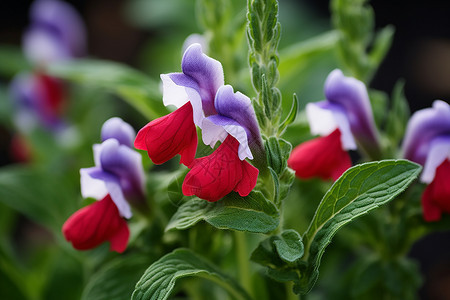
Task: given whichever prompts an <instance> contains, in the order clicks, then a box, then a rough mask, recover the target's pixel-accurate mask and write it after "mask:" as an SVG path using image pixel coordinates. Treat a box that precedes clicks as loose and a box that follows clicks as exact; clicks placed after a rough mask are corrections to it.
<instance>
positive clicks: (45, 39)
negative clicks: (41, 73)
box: [23, 0, 86, 66]
mask: <svg viewBox="0 0 450 300" xmlns="http://www.w3.org/2000/svg"><path fill="white" fill-rule="evenodd" d="M30 18H31V24H30V27H29V28H28V30H27V31H26V33H25V35H24V36H23V49H24V52H25V55H26V56H27V58H28V59H29V60H30V61H31V62H32V63H33V64H35V65H37V66H45V65H46V64H48V63H50V62H55V61H61V60H66V59H70V58H74V57H78V56H82V55H83V54H84V52H85V47H86V45H85V41H86V33H85V28H84V25H83V22H82V19H81V17H80V16H79V14H78V13H77V11H76V10H75V9H73V7H72V6H70V5H69V4H68V3H65V2H62V1H57V0H37V1H35V2H34V3H33V4H32V6H31V10H30Z"/></svg>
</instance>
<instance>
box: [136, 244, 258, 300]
mask: <svg viewBox="0 0 450 300" xmlns="http://www.w3.org/2000/svg"><path fill="white" fill-rule="evenodd" d="M190 276H196V277H201V278H205V279H209V280H211V281H214V282H215V283H217V284H219V285H221V286H222V287H224V288H225V289H226V290H227V291H228V292H229V293H230V294H231V295H232V296H233V297H234V298H236V299H251V298H250V296H249V295H248V294H247V293H246V292H245V290H244V289H242V287H240V286H239V285H238V284H237V283H236V282H234V281H233V280H232V279H231V278H230V277H228V276H227V275H225V274H223V273H222V272H221V271H220V270H219V269H218V268H217V267H216V266H214V265H212V264H211V263H209V262H208V261H206V260H205V259H204V258H202V257H200V256H198V255H197V254H195V253H193V252H191V251H190V250H188V249H177V250H175V251H173V252H172V253H169V254H167V255H165V256H163V257H162V258H160V259H159V260H158V261H156V262H155V263H153V264H152V265H151V266H150V267H149V268H148V269H147V270H146V271H145V273H144V275H143V276H142V277H141V279H140V280H139V281H138V283H137V284H136V288H135V290H134V292H133V296H132V299H133V300H150V299H151V300H164V299H167V298H168V297H169V296H170V294H171V292H172V290H173V288H174V286H175V283H176V281H177V280H178V279H180V278H184V277H190Z"/></svg>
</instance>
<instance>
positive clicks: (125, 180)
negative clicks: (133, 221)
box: [63, 118, 144, 252]
mask: <svg viewBox="0 0 450 300" xmlns="http://www.w3.org/2000/svg"><path fill="white" fill-rule="evenodd" d="M101 135H102V140H103V142H102V144H96V145H94V147H93V149H94V160H95V167H92V168H85V169H81V170H80V174H81V194H82V196H83V197H85V198H88V197H92V198H95V199H97V200H99V201H98V202H95V203H94V204H91V205H89V206H87V207H85V208H82V209H81V210H79V211H78V212H76V213H75V214H74V215H72V216H71V217H70V218H69V219H68V220H67V221H66V223H65V224H64V226H63V233H64V236H65V237H66V239H67V240H68V241H70V242H72V244H73V246H74V247H75V248H76V249H80V250H83V249H90V248H93V247H96V246H97V245H99V244H101V243H102V242H104V241H110V242H111V250H113V251H117V252H122V251H124V250H125V248H126V245H127V242H128V236H129V233H128V226H127V224H126V222H125V221H124V220H123V218H126V219H129V218H131V216H132V213H131V208H130V205H129V203H128V201H127V200H126V198H128V199H129V200H132V199H136V198H143V196H144V170H143V167H142V161H141V160H142V159H141V156H140V154H139V153H137V152H135V151H134V150H133V149H131V148H130V146H131V145H132V141H133V139H134V137H135V132H134V130H133V128H132V127H131V126H130V125H129V124H127V123H125V122H124V121H122V119H120V118H112V119H109V120H108V121H106V122H105V123H104V125H103V127H102V133H101ZM96 228H98V229H96Z"/></svg>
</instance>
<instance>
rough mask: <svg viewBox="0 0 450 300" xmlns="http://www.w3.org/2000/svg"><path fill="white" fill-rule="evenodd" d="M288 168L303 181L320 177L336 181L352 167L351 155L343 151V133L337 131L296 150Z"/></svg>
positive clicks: (308, 142) (304, 144)
mask: <svg viewBox="0 0 450 300" xmlns="http://www.w3.org/2000/svg"><path fill="white" fill-rule="evenodd" d="M288 166H289V167H290V168H291V169H293V170H294V171H295V175H296V176H297V177H299V178H302V179H309V178H312V177H320V178H322V179H324V180H326V179H329V178H332V179H333V180H336V179H338V178H339V176H341V175H342V173H344V172H345V171H346V170H347V169H348V168H350V167H351V166H352V162H351V159H350V156H349V154H348V153H347V152H346V151H345V150H343V149H342V144H341V132H340V131H339V129H336V130H335V131H333V132H332V133H331V134H329V135H328V136H325V137H318V138H315V139H312V140H310V141H307V142H305V143H302V144H300V145H298V146H297V147H295V148H294V150H293V151H292V153H291V155H290V157H289V159H288Z"/></svg>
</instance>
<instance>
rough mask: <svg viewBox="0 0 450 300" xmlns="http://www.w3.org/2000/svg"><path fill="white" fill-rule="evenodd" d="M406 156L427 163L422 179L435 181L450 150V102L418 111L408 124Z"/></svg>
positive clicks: (439, 103)
mask: <svg viewBox="0 0 450 300" xmlns="http://www.w3.org/2000/svg"><path fill="white" fill-rule="evenodd" d="M402 151H403V156H404V157H405V158H407V159H409V160H412V161H414V162H417V163H419V164H421V165H423V166H425V168H424V172H423V174H422V181H424V182H431V180H432V179H433V178H434V172H435V169H436V168H437V167H438V166H439V165H440V163H441V162H442V161H443V160H445V158H447V157H448V154H449V151H450V106H449V105H448V104H447V103H446V102H444V101H441V100H436V101H434V102H433V106H432V107H431V108H425V109H422V110H419V111H417V112H415V113H414V114H413V115H412V117H411V119H410V120H409V122H408V126H407V127H406V133H405V138H404V140H403V145H402Z"/></svg>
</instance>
